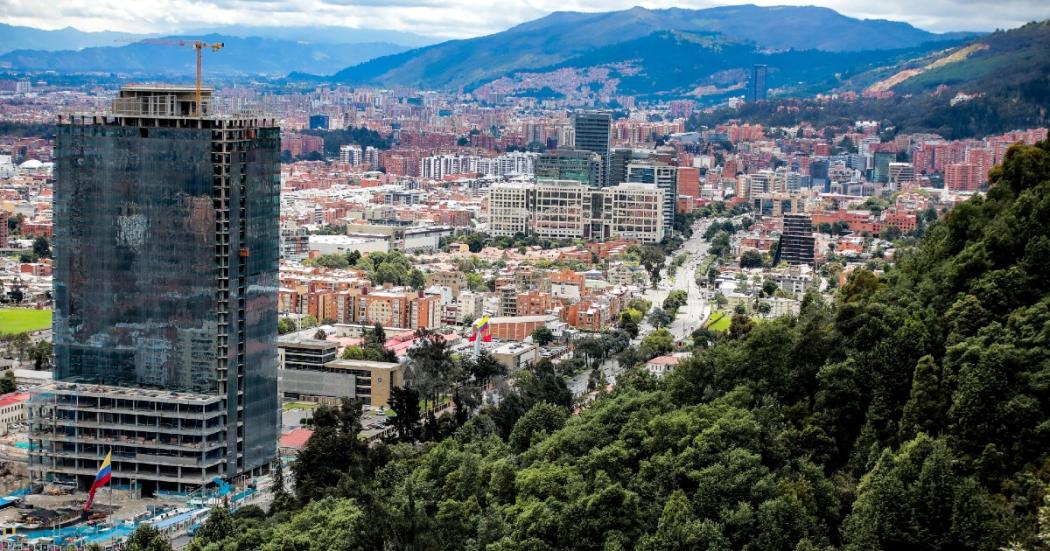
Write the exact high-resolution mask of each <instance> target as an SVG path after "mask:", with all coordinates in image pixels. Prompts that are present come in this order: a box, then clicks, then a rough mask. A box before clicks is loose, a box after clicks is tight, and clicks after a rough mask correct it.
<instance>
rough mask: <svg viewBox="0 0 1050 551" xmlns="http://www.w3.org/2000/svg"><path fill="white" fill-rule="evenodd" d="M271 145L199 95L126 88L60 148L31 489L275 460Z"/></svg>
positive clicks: (216, 471) (261, 127)
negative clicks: (107, 462) (50, 314)
mask: <svg viewBox="0 0 1050 551" xmlns="http://www.w3.org/2000/svg"><path fill="white" fill-rule="evenodd" d="M279 142H280V134H279V129H278V127H277V124H276V123H275V121H274V120H273V119H269V118H263V117H261V116H255V115H250V114H241V115H219V114H216V113H213V112H212V109H211V89H204V90H203V95H202V101H201V102H200V103H199V104H198V102H197V101H196V99H195V93H194V88H193V87H179V86H142V85H135V86H126V87H124V88H122V89H121V90H120V94H119V97H118V98H116V99H115V100H114V101H113V105H112V110H111V112H110V113H108V114H105V115H99V114H85V115H70V116H63V117H61V118H60V119H59V124H58V127H57V146H56V148H55V157H56V163H55V165H56V168H55V176H56V178H55V203H54V204H55V207H54V208H55V229H54V232H55V233H54V240H55V244H54V250H55V258H54V296H55V309H54V322H53V331H54V343H55V383H54V385H53V386H52V387H51V388H49V389H47V390H44V391H41V392H39V393H37V394H36V395H35V396H34V397H33V398H32V400H31V402H30V410H29V418H30V442H31V445H30V450H31V451H30V453H29V469H30V474H31V476H32V477H33V478H34V479H36V480H62V481H69V482H76V483H77V484H79V485H80V486H81V487H86V486H87V485H89V484H90V483H91V481H92V480H93V479H94V476H95V473H96V472H97V470H98V466H99V463H100V462H101V461H102V459H103V458H104V457H105V456H106V454H107V453H108V452H110V451H112V454H113V459H112V476H113V481H114V483H115V484H118V485H128V484H134V485H135V487H137V488H138V489H140V490H141V491H143V492H144V493H152V492H153V491H154V490H157V489H164V490H175V491H186V490H189V489H192V488H196V487H200V486H203V485H205V484H207V483H209V482H211V481H212V480H213V479H214V478H215V477H223V478H232V477H235V476H238V475H240V474H243V473H261V472H262V471H265V470H267V469H268V467H269V465H270V462H271V461H272V459H273V458H274V457H275V454H276V442H277V431H278V426H279V405H278V403H277V350H276V343H277V290H278V277H277V262H278V245H279V235H278V218H279V217H278V215H279V212H278V211H279V191H280V170H279V165H278V163H279V152H280V143H279Z"/></svg>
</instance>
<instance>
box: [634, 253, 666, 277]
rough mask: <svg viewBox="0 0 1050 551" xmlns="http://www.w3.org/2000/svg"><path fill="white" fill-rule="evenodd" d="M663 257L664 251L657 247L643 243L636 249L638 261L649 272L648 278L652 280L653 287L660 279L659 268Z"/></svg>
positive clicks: (661, 266) (662, 264) (661, 265)
mask: <svg viewBox="0 0 1050 551" xmlns="http://www.w3.org/2000/svg"><path fill="white" fill-rule="evenodd" d="M665 258H666V257H665V255H664V252H663V251H662V250H660V248H659V247H654V246H652V245H645V246H643V247H641V248H639V250H638V261H639V262H641V264H642V266H644V267H645V271H647V272H649V280H650V281H652V284H653V286H654V287H655V286H656V282H657V281H659V280H660V270H661V269H662V268H663V266H664V259H665Z"/></svg>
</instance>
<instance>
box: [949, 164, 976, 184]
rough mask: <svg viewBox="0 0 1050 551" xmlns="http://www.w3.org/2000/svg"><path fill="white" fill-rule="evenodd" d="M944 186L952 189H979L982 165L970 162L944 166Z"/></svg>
mask: <svg viewBox="0 0 1050 551" xmlns="http://www.w3.org/2000/svg"><path fill="white" fill-rule="evenodd" d="M944 187H946V188H948V189H949V190H951V191H977V190H978V189H980V187H981V167H979V166H977V165H975V164H970V163H955V164H950V165H948V166H946V167H944Z"/></svg>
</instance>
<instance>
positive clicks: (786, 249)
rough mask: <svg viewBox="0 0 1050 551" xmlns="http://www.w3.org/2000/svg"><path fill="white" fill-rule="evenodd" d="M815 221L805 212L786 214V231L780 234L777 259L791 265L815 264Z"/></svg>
mask: <svg viewBox="0 0 1050 551" xmlns="http://www.w3.org/2000/svg"><path fill="white" fill-rule="evenodd" d="M812 225H813V222H812V221H811V220H810V218H809V216H807V215H805V214H785V215H784V232H783V233H782V234H781V236H780V246H779V247H778V248H777V259H776V262H777V263H779V262H780V261H781V260H783V261H785V262H787V263H788V264H791V265H798V264H808V265H810V266H812V265H813V248H814V243H815V241H816V240H815V239H814V238H813V227H812Z"/></svg>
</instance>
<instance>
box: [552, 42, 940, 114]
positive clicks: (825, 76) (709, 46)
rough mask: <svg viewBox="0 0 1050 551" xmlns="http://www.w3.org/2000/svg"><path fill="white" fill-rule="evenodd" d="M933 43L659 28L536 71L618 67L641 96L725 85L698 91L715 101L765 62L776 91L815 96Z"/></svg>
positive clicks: (624, 82)
mask: <svg viewBox="0 0 1050 551" xmlns="http://www.w3.org/2000/svg"><path fill="white" fill-rule="evenodd" d="M931 47H932V46H928V45H927V46H920V47H915V48H908V49H901V50H866V51H857V52H828V51H822V50H788V51H779V52H768V51H766V50H762V49H760V48H757V47H756V46H755V45H754V44H750V43H742V42H732V41H728V40H726V39H725V38H724V37H721V36H719V35H712V34H707V35H700V34H695V33H686V32H672V31H660V32H656V33H653V34H651V35H648V36H644V37H641V38H638V39H635V40H629V41H627V42H623V43H619V44H614V45H611V46H606V47H603V48H597V49H595V50H592V51H590V52H587V53H585V54H581V55H578V56H575V57H573V58H571V59H569V60H568V61H565V62H563V63H560V64H558V65H555V66H553V67H548V68H542V69H538V70H537V71H538V72H543V71H546V70H554V69H559V68H563V67H575V68H581V69H582V68H587V67H594V66H609V67H612V68H613V74H612V76H614V77H616V78H618V79H619V81H620V85H619V88H618V92H619V93H623V94H631V95H637V96H642V97H648V96H668V95H670V96H685V97H688V96H690V95H693V94H692V92H693V90H694V89H695V88H697V87H699V86H711V87H715V88H719V89H722V90H725V92H724V93H721V94H719V93H707V94H705V95H703V96H694V97H697V98H700V99H705V100H709V101H710V100H718V99H723V98H725V97H728V96H733V95H741V94H742V93H743V92H742V89H741V88H742V87H743V86H745V85H746V78H747V74H748V71H749V70H750V68H751V67H752V66H753V65H755V64H763V65H766V66H767V67H768V71H769V72H768V77H767V83H768V85H769V87H770V88H771V89H777V93H779V94H782V95H800V94H801V95H812V94H814V93H816V92H822V91H826V90H829V89H833V88H836V87H838V86H840V85H841V84H842V82H843V80H844V79H848V78H849V77H850V76H851V75H853V74H858V73H862V72H864V71H868V70H870V69H872V68H874V67H879V66H883V65H885V64H886V63H888V62H890V61H891V60H904V59H910V58H913V57H915V56H917V55H922V54H923V53H925V52H926V51H928V49H929V48H931ZM623 63H627V64H628V65H629V66H630V67H631V70H630V71H621V70H620V69H618V67H619V66H620V64H623ZM734 84H735V85H736V86H735V87H734V86H733V85H734Z"/></svg>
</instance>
